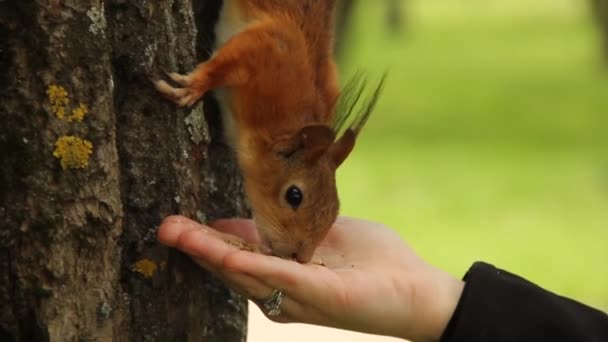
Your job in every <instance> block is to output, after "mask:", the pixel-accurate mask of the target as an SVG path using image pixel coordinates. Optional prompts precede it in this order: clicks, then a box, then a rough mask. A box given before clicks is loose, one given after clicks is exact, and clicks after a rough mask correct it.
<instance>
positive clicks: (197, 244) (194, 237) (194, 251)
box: [175, 228, 237, 269]
mask: <svg viewBox="0 0 608 342" xmlns="http://www.w3.org/2000/svg"><path fill="white" fill-rule="evenodd" d="M217 234H220V233H218V232H216V231H214V230H213V229H211V228H209V229H196V230H186V231H184V232H182V233H181V235H179V237H178V239H177V242H176V243H175V248H177V249H179V250H181V251H182V252H184V253H186V254H188V255H190V256H191V257H193V258H198V259H202V261H203V262H204V263H206V264H207V265H208V266H209V267H211V268H217V269H219V268H220V267H222V260H223V259H224V257H225V256H226V255H228V254H229V253H231V252H234V251H236V250H237V248H236V247H234V246H233V245H231V244H228V243H226V242H225V241H224V240H223V239H222V238H221V237H219V236H217Z"/></svg>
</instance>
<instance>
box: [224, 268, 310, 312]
mask: <svg viewBox="0 0 608 342" xmlns="http://www.w3.org/2000/svg"><path fill="white" fill-rule="evenodd" d="M220 278H222V280H223V281H224V282H225V283H226V285H228V286H229V287H230V288H232V289H233V290H235V291H236V292H238V293H240V294H241V295H243V296H245V297H247V298H249V299H251V301H252V302H254V303H255V304H256V305H257V306H258V307H259V308H260V310H261V311H262V312H263V313H264V314H265V315H266V317H268V318H269V319H271V320H273V321H275V322H283V323H287V322H294V321H296V320H297V321H301V318H300V317H302V312H303V310H302V305H300V304H299V303H298V302H296V301H294V300H292V299H291V298H289V297H288V296H285V297H283V301H282V302H281V305H280V306H279V308H280V309H281V314H280V315H278V316H269V315H268V312H267V308H266V307H264V305H263V304H264V302H266V301H267V300H268V299H270V296H271V295H272V292H273V289H272V288H270V287H268V286H267V285H266V284H264V283H262V282H261V281H259V280H258V279H255V278H253V277H251V276H248V275H246V274H242V273H234V272H229V271H228V272H227V271H223V272H221V274H220ZM279 290H280V289H279Z"/></svg>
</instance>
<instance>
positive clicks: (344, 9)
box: [335, 0, 355, 59]
mask: <svg viewBox="0 0 608 342" xmlns="http://www.w3.org/2000/svg"><path fill="white" fill-rule="evenodd" d="M354 7H355V0H338V2H337V6H336V18H335V37H336V38H335V41H336V43H335V55H336V57H338V59H339V58H340V57H342V56H343V54H344V53H343V52H344V51H343V50H344V49H345V46H344V41H345V39H346V34H347V33H348V26H349V25H350V20H351V17H352V13H353V10H354Z"/></svg>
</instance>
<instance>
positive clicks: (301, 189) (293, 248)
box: [155, 0, 386, 263]
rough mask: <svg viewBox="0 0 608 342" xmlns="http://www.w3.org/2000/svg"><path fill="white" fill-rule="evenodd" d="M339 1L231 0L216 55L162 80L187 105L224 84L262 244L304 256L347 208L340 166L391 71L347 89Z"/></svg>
mask: <svg viewBox="0 0 608 342" xmlns="http://www.w3.org/2000/svg"><path fill="white" fill-rule="evenodd" d="M336 1H337V0H224V2H223V7H222V8H221V12H220V17H219V20H218V23H217V26H216V41H217V42H216V50H215V51H214V53H213V55H212V56H211V57H210V59H209V60H207V61H205V62H203V63H200V64H199V65H197V66H196V68H195V69H194V70H193V71H191V72H190V73H188V74H178V73H168V74H167V75H168V78H169V79H170V81H169V82H166V81H164V80H158V81H155V87H156V89H157V90H158V91H159V92H160V93H161V94H162V95H163V96H165V97H166V98H168V99H169V100H171V101H173V102H175V103H176V104H177V105H179V106H182V107H190V106H193V105H194V104H195V103H196V102H197V101H198V100H199V99H200V98H201V97H202V96H203V94H205V93H206V92H208V91H210V90H214V93H215V96H216V98H217V99H218V102H219V103H220V108H221V112H222V118H223V125H224V135H225V139H226V140H227V144H228V145H229V146H231V147H232V149H234V151H235V153H236V159H237V163H238V165H239V168H240V170H241V173H242V176H243V179H244V184H245V193H246V196H247V198H248V201H249V203H250V205H251V209H252V212H253V219H254V221H255V224H256V228H257V230H258V232H259V234H260V237H261V241H262V244H263V246H264V248H265V249H262V250H266V251H269V254H272V255H275V256H278V257H282V258H287V259H295V260H296V261H298V262H300V263H307V262H309V261H311V259H312V256H313V253H314V251H315V249H316V247H317V246H318V245H319V243H320V242H321V241H322V240H323V238H324V237H325V236H326V234H327V232H328V231H329V229H330V228H331V226H332V225H333V223H334V222H335V220H336V218H337V216H338V210H339V199H338V192H337V189H336V181H335V178H336V177H335V173H336V169H337V168H338V167H339V166H340V165H341V164H342V163H343V162H344V160H345V159H346V158H347V156H348V155H349V154H350V152H351V151H352V149H353V147H354V145H355V141H356V138H357V136H358V134H359V132H360V131H361V129H362V128H363V126H364V125H365V123H366V121H367V119H368V117H369V115H370V114H371V112H372V111H373V109H374V107H375V104H376V102H377V100H378V97H379V95H380V93H381V92H382V88H383V85H384V79H385V77H386V74H385V75H384V76H383V77H382V79H381V81H380V82H379V84H378V86H377V87H376V88H375V90H374V91H373V92H372V94H371V95H370V96H369V98H367V99H364V100H362V99H361V98H362V95H363V93H364V90H365V87H366V83H367V82H366V79H365V77H364V76H363V75H362V74H361V73H357V74H356V75H355V76H354V77H353V78H352V79H351V80H350V81H349V82H348V83H347V84H346V85H345V87H344V88H343V89H342V91H341V90H340V87H339V84H338V75H337V74H338V72H337V67H336V63H335V60H334V57H333V39H334V38H333V30H334V27H333V25H334V24H333V20H334V19H333V18H334V15H335V7H336ZM173 85H175V86H173ZM353 117H354V118H353ZM347 121H348V122H350V123H349V124H348V125H347V124H346V123H347ZM341 131H343V132H342V135H341V136H340V137H339V138H338V134H339V133H340V132H341ZM237 244H238V243H237ZM255 249H256V250H260V249H258V248H255Z"/></svg>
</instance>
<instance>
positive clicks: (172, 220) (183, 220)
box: [156, 216, 206, 247]
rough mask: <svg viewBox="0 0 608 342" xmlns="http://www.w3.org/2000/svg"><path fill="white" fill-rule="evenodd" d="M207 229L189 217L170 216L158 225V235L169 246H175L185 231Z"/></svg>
mask: <svg viewBox="0 0 608 342" xmlns="http://www.w3.org/2000/svg"><path fill="white" fill-rule="evenodd" d="M205 229H206V228H205V226H203V225H202V224H200V223H198V222H196V221H193V220H191V219H189V218H187V217H184V216H169V217H167V218H165V219H164V220H163V222H162V223H161V224H160V226H159V227H158V231H157V232H156V236H157V238H158V240H159V241H160V242H161V243H162V244H164V245H166V246H168V247H175V246H176V245H177V241H178V239H179V237H180V235H182V234H183V233H185V232H188V231H192V230H205Z"/></svg>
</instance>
